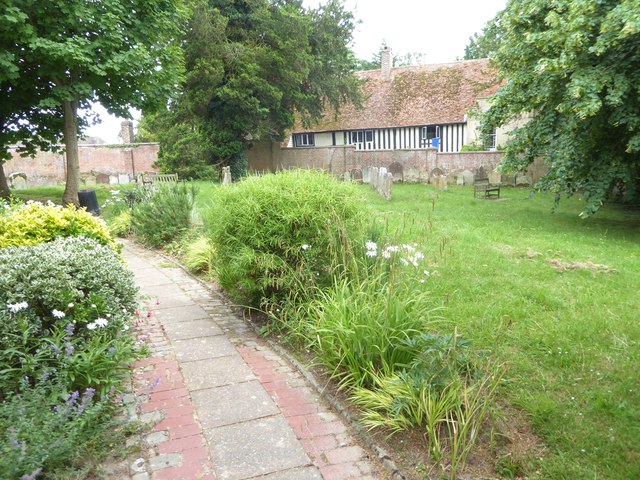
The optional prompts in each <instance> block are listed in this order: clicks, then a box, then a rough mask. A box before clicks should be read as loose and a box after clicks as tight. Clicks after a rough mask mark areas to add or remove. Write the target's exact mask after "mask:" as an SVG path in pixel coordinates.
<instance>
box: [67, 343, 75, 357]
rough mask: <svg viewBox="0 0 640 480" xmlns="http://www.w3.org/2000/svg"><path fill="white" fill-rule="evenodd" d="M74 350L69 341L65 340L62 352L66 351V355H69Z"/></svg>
mask: <svg viewBox="0 0 640 480" xmlns="http://www.w3.org/2000/svg"><path fill="white" fill-rule="evenodd" d="M74 350H75V348H74V347H73V345H71V344H70V343H69V342H67V343H66V344H65V349H64V353H66V354H67V355H69V356H71V355H73V351H74Z"/></svg>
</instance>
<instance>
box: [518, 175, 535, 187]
mask: <svg viewBox="0 0 640 480" xmlns="http://www.w3.org/2000/svg"><path fill="white" fill-rule="evenodd" d="M529 186H531V177H530V176H529V175H518V176H517V177H516V187H529Z"/></svg>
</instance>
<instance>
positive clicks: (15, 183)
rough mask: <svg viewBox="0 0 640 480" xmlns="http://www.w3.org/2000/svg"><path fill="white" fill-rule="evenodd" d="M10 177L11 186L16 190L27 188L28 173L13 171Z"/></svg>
mask: <svg viewBox="0 0 640 480" xmlns="http://www.w3.org/2000/svg"><path fill="white" fill-rule="evenodd" d="M8 179H9V186H10V187H11V188H15V189H16V190H21V189H23V188H27V175H26V174H25V173H21V172H16V173H12V174H11V175H9V177H8Z"/></svg>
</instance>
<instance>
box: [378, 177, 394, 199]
mask: <svg viewBox="0 0 640 480" xmlns="http://www.w3.org/2000/svg"><path fill="white" fill-rule="evenodd" d="M381 177H382V178H381V182H380V187H379V188H378V192H379V193H380V195H382V196H383V197H384V198H386V199H387V200H391V186H392V185H393V174H391V173H389V172H386V173H384V174H383V175H381Z"/></svg>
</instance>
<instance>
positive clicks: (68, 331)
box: [64, 323, 75, 337]
mask: <svg viewBox="0 0 640 480" xmlns="http://www.w3.org/2000/svg"><path fill="white" fill-rule="evenodd" d="M74 328H75V325H74V324H73V323H67V326H66V327H64V334H65V336H67V337H72V336H73V329H74Z"/></svg>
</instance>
